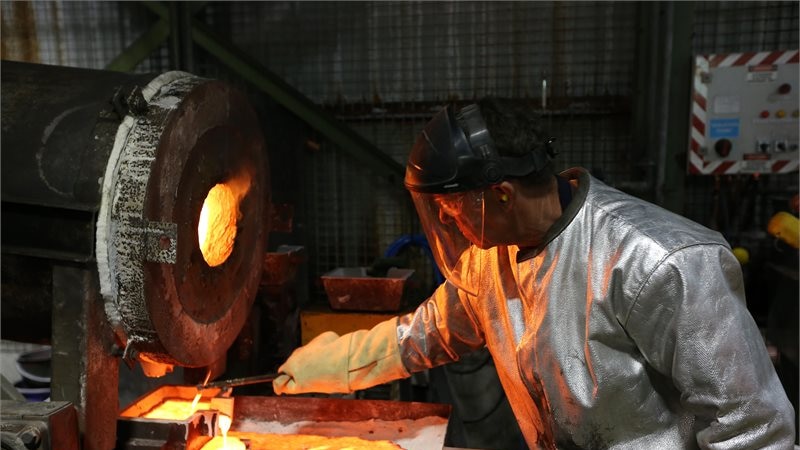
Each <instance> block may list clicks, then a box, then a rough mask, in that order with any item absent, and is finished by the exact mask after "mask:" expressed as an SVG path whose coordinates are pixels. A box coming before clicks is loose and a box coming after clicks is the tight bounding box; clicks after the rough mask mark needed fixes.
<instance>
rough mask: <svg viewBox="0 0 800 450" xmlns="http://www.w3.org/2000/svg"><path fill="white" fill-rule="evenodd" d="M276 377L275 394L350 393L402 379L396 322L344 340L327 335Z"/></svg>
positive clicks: (288, 362)
mask: <svg viewBox="0 0 800 450" xmlns="http://www.w3.org/2000/svg"><path fill="white" fill-rule="evenodd" d="M278 373H279V374H280V375H279V376H278V377H277V378H275V381H273V382H272V386H273V389H274V390H275V393H276V394H301V393H307V392H318V393H328V394H332V393H350V392H353V391H357V390H361V389H366V388H369V387H372V386H376V385H379V384H383V383H387V382H389V381H392V380H396V379H400V378H405V377H407V376H409V373H408V371H406V369H405V367H403V363H402V361H401V360H400V353H399V351H398V345H397V318H396V317H394V318H392V319H389V320H386V321H383V322H381V323H379V324H378V325H375V327H373V328H372V329H371V330H359V331H354V332H352V333H347V334H345V335H343V336H339V335H338V334H336V333H334V332H332V331H326V332H325V333H322V334H320V335H319V336H317V337H315V338H314V339H313V340H311V342H309V343H308V344H306V345H305V346H303V347H300V348H298V349H297V350H295V351H294V352H293V353H292V354H291V356H289V359H287V360H286V362H285V363H284V364H283V365H282V366H281V367H279V368H278Z"/></svg>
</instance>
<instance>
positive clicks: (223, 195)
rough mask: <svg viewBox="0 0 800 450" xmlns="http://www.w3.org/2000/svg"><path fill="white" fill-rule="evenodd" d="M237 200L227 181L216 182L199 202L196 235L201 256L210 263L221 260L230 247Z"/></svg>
mask: <svg viewBox="0 0 800 450" xmlns="http://www.w3.org/2000/svg"><path fill="white" fill-rule="evenodd" d="M237 203H238V202H237V201H236V196H235V195H234V193H233V190H231V188H230V187H229V186H228V185H227V184H217V185H216V186H214V187H213V188H211V190H210V191H208V196H207V197H206V200H205V202H203V209H202V210H201V211H200V223H199V224H198V225H197V238H198V241H199V242H200V251H201V252H202V253H203V259H205V260H206V262H207V263H208V265H209V266H211V267H216V266H218V265H220V264H222V263H224V262H225V260H226V259H228V256H230V255H231V252H232V251H233V241H234V239H236V215H237V213H238V204H237Z"/></svg>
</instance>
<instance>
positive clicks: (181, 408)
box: [142, 398, 211, 420]
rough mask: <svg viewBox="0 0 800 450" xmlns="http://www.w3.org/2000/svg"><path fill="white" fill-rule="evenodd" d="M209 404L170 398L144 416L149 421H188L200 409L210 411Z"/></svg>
mask: <svg viewBox="0 0 800 450" xmlns="http://www.w3.org/2000/svg"><path fill="white" fill-rule="evenodd" d="M210 407H211V404H210V403H209V402H197V404H196V405H195V403H194V402H192V401H189V400H183V399H177V398H169V399H166V400H164V401H163V402H162V403H161V404H159V405H158V406H156V407H155V408H153V409H151V410H150V411H148V412H147V413H146V414H145V415H144V416H142V417H145V418H147V419H167V420H186V419H188V418H189V417H191V416H192V414H194V413H195V411H197V410H198V409H204V410H206V409H210Z"/></svg>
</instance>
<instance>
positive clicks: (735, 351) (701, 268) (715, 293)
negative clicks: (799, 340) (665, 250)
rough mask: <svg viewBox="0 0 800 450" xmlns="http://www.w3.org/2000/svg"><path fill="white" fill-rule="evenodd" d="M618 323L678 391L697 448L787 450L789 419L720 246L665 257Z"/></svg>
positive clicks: (736, 275) (733, 264)
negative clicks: (692, 422)
mask: <svg viewBox="0 0 800 450" xmlns="http://www.w3.org/2000/svg"><path fill="white" fill-rule="evenodd" d="M623 324H624V325H625V328H626V329H627V330H628V332H629V333H630V335H631V337H632V338H633V340H634V341H635V342H636V344H637V345H638V347H639V349H640V351H641V352H642V355H643V356H644V357H645V359H646V360H647V362H648V363H649V364H651V365H652V366H653V367H654V368H655V369H656V370H657V371H659V372H661V373H662V374H664V375H666V376H668V377H670V379H671V380H672V382H673V384H674V386H675V387H676V388H677V389H678V390H680V392H681V402H682V404H683V406H684V407H685V408H686V409H687V410H689V411H691V412H692V413H694V415H695V425H694V426H695V429H697V430H698V432H697V443H698V444H699V445H700V447H701V448H714V449H728V448H736V449H745V448H747V449H750V448H753V449H754V448H759V449H761V448H774V449H778V448H780V449H786V448H792V445H793V442H794V412H793V410H792V406H791V404H790V403H789V400H788V399H787V397H786V393H785V392H784V390H783V387H782V386H781V383H780V381H779V380H778V377H777V375H776V373H775V369H774V368H773V366H772V363H771V361H770V359H769V356H768V355H767V350H766V346H765V344H764V341H763V339H762V337H761V335H760V333H759V330H758V328H757V327H756V324H755V322H754V321H753V318H752V316H751V315H750V313H749V312H748V311H747V307H746V304H745V300H744V286H743V281H742V276H741V269H740V267H739V263H738V262H737V261H736V259H735V258H734V256H733V255H732V254H731V253H730V251H729V250H728V249H727V248H726V247H724V246H722V245H697V246H692V247H688V248H684V249H682V250H679V251H677V252H674V253H673V254H671V255H669V256H668V257H667V258H665V259H664V260H663V261H662V262H661V263H660V264H659V265H658V267H656V268H655V270H654V271H653V273H652V275H651V276H650V277H649V279H648V281H646V282H645V284H644V285H643V287H642V289H641V292H640V293H639V295H638V296H637V297H636V299H635V302H634V304H633V305H632V307H631V309H630V313H629V314H628V316H627V319H626V320H624V321H623Z"/></svg>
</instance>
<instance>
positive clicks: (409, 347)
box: [273, 99, 795, 449]
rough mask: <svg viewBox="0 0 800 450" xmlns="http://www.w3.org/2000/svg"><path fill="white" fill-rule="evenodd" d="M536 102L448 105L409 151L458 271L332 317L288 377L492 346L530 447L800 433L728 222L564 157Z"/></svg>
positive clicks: (313, 379) (445, 253)
mask: <svg viewBox="0 0 800 450" xmlns="http://www.w3.org/2000/svg"><path fill="white" fill-rule="evenodd" d="M543 137H544V135H543V133H541V131H540V130H539V127H538V125H537V122H536V121H535V118H534V116H533V115H532V114H531V113H530V112H529V111H526V110H525V109H524V108H517V107H513V106H510V105H509V104H507V103H504V102H501V101H499V100H491V99H484V100H481V101H480V102H479V103H477V104H473V105H469V106H467V107H465V108H463V109H461V110H460V111H458V112H457V113H455V112H454V110H453V109H451V108H450V107H446V108H444V109H443V110H441V111H440V112H439V113H438V114H436V116H435V117H434V118H433V119H432V120H431V121H430V122H429V123H428V124H427V125H426V127H425V129H424V130H423V132H422V133H421V135H420V136H419V138H418V139H417V141H416V143H415V145H414V147H413V148H412V150H411V154H410V156H409V161H408V165H407V167H406V176H405V184H406V187H407V188H408V189H409V191H410V192H411V196H412V198H413V200H414V204H415V206H416V209H417V212H418V214H419V217H420V221H421V224H422V226H423V227H424V230H425V233H426V236H427V238H428V242H429V245H430V246H431V249H432V251H433V254H434V256H435V258H436V260H437V264H438V266H439V268H440V269H441V271H442V273H443V274H444V275H445V277H446V281H445V282H444V283H443V284H442V285H441V286H439V287H438V288H437V290H436V291H435V292H434V293H433V294H432V296H431V297H430V298H429V299H427V300H426V301H424V302H423V303H422V304H421V305H420V306H419V307H418V308H417V309H416V310H415V311H414V312H412V313H409V314H406V315H402V316H400V317H397V318H393V319H390V320H387V321H385V322H382V323H380V324H378V325H377V326H375V327H374V328H372V329H371V330H361V331H356V332H354V333H349V334H346V335H343V336H338V335H336V334H335V333H332V332H326V333H323V334H321V335H319V336H317V337H316V338H315V339H313V340H312V341H311V342H309V343H308V344H307V345H306V346H304V347H301V348H299V349H297V350H295V352H294V353H293V354H292V355H291V356H290V357H289V358H288V359H287V361H286V362H285V363H284V364H283V365H282V366H281V367H280V368H279V372H280V373H281V375H280V376H279V377H278V378H277V379H276V380H275V381H274V383H273V387H274V390H275V392H276V393H278V394H295V393H307V392H320V393H346V392H353V391H355V390H361V389H365V388H368V387H370V386H374V385H377V384H382V383H386V382H389V381H392V380H396V379H400V378H403V377H408V376H410V374H411V373H413V372H417V371H422V370H425V369H428V368H432V367H435V366H438V365H441V364H446V363H449V362H452V361H457V360H458V359H459V355H463V354H466V353H467V352H470V351H472V350H474V349H478V348H482V347H484V346H485V347H486V348H488V350H489V351H490V353H491V355H492V357H493V359H494V362H495V365H496V368H497V372H498V375H499V378H500V381H501V383H502V385H503V388H504V390H505V392H506V395H507V397H508V399H509V403H510V404H511V407H512V409H513V411H514V414H515V416H516V418H517V421H518V422H519V425H520V428H521V430H522V432H523V434H524V436H525V440H526V441H527V444H528V445H529V446H530V447H531V448H544V449H554V448H582V449H590V448H631V449H642V448H648V449H667V448H668V449H677V448H698V447H699V448H714V449H728V448H736V449H744V448H774V449H787V448H791V447H792V444H793V442H794V440H795V431H794V420H795V416H794V411H793V409H792V406H791V404H790V402H789V400H788V398H787V396H786V393H785V391H784V389H783V387H782V386H781V383H780V381H779V379H778V377H777V375H776V372H775V370H774V367H773V366H772V363H771V361H770V359H769V356H768V354H767V350H766V346H765V344H764V341H763V339H762V337H761V335H760V333H759V330H758V328H757V327H756V324H755V322H754V320H753V318H752V316H751V315H750V314H749V312H748V311H747V309H746V305H745V299H744V286H743V283H742V275H741V268H740V265H739V263H738V261H737V260H736V258H735V257H734V255H733V253H732V252H731V249H730V247H729V245H728V244H727V243H726V241H725V240H724V239H723V238H722V236H721V235H720V234H719V233H717V232H714V231H711V230H709V229H707V228H705V227H703V226H701V225H699V224H697V223H694V222H692V221H690V220H688V219H686V218H684V217H681V216H679V215H676V214H673V213H671V212H669V211H667V210H665V209H662V208H660V207H658V206H656V205H653V204H650V203H648V202H645V201H643V200H640V199H638V198H635V197H633V196H630V195H627V194H625V193H623V192H620V191H618V190H616V189H614V188H612V187H609V186H607V185H606V184H604V183H602V182H601V181H599V180H598V179H596V178H594V177H593V176H592V175H591V174H590V173H588V172H587V171H586V170H584V169H581V168H573V169H570V170H567V171H565V172H562V173H559V174H556V173H555V171H554V163H553V160H552V159H553V157H554V156H555V154H556V152H555V151H554V149H553V147H554V145H553V143H552V140H550V139H544V138H543Z"/></svg>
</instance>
